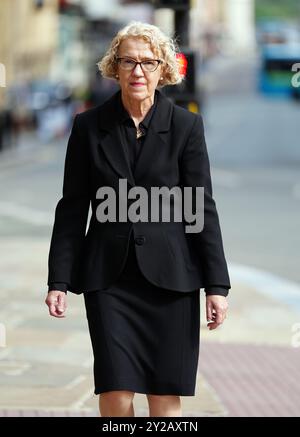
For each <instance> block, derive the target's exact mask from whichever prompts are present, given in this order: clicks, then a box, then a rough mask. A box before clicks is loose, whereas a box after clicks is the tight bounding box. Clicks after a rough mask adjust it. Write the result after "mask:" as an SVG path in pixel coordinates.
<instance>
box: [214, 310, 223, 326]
mask: <svg viewBox="0 0 300 437" xmlns="http://www.w3.org/2000/svg"><path fill="white" fill-rule="evenodd" d="M223 320H224V314H223V312H222V311H217V314H216V319H215V322H216V323H218V324H221V323H223Z"/></svg>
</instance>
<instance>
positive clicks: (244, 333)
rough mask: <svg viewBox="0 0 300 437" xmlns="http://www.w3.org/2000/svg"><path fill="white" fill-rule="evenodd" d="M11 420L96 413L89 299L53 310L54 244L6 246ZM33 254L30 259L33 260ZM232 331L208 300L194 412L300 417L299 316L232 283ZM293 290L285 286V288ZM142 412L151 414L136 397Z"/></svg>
mask: <svg viewBox="0 0 300 437" xmlns="http://www.w3.org/2000/svg"><path fill="white" fill-rule="evenodd" d="M0 244H1V248H2V251H3V252H4V253H7V254H9V253H10V254H11V256H7V257H6V259H3V258H2V260H1V264H0V274H1V278H2V279H1V282H2V287H1V303H2V305H1V309H0V321H1V323H3V324H4V325H5V327H6V336H7V339H6V340H7V346H6V347H4V348H0V369H1V370H0V385H1V394H0V411H1V412H0V414H1V415H2V416H13V415H18V416H19V415H21V416H22V415H23V416H28V415H33V416H49V415H50V416H59V415H70V416H76V415H80V416H84V415H87V416H97V414H98V413H97V401H98V397H97V396H95V395H94V394H93V380H92V350H91V346H90V340H89V337H88V330H87V322H86V319H85V312H84V304H83V298H82V295H81V296H76V295H73V294H71V293H69V294H68V305H69V306H68V313H67V317H66V318H65V319H54V318H52V317H50V316H48V314H47V308H46V306H45V305H44V298H45V285H44V282H45V281H44V278H45V277H46V271H45V269H46V264H45V259H46V258H47V250H48V241H47V240H43V239H41V240H35V241H34V242H33V241H32V240H30V239H28V240H26V239H23V240H20V238H18V239H15V241H13V240H12V239H9V240H6V239H2V241H0ZM28 253H30V262H28ZM232 279H233V280H232V291H231V294H230V297H229V304H230V309H229V313H228V318H227V319H226V322H225V323H224V325H223V326H221V327H220V328H218V329H217V330H215V331H209V330H208V329H207V327H206V323H205V311H204V310H205V308H204V304H205V298H204V295H203V294H202V292H201V294H202V296H201V304H202V305H201V320H202V324H201V333H200V335H201V345H200V356H199V372H198V379H197V393H196V396H194V397H193V396H190V397H182V406H183V414H184V415H185V416H196V417H202V416H243V415H244V416H298V415H299V413H300V411H299V405H300V386H299V380H300V366H299V363H300V348H299V347H298V348H295V347H292V346H291V339H292V327H293V326H295V324H296V323H299V322H300V314H299V312H297V311H293V309H292V308H290V307H288V306H285V305H284V304H282V303H281V302H278V301H275V300H272V299H271V298H270V297H266V296H264V295H263V294H261V293H258V292H257V291H256V290H255V289H253V288H250V287H248V288H247V287H245V285H243V284H241V283H237V282H235V281H234V278H232ZM283 293H284V290H283ZM134 405H135V409H136V415H137V416H147V415H148V413H147V402H146V397H145V395H143V394H136V397H135V399H134Z"/></svg>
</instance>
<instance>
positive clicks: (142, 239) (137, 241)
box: [134, 235, 146, 246]
mask: <svg viewBox="0 0 300 437" xmlns="http://www.w3.org/2000/svg"><path fill="white" fill-rule="evenodd" d="M134 241H135V244H137V245H138V246H142V245H143V244H144V243H145V241H146V238H145V237H144V235H140V236H139V237H136V238H135V239H134Z"/></svg>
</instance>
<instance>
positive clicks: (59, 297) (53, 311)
mask: <svg viewBox="0 0 300 437" xmlns="http://www.w3.org/2000/svg"><path fill="white" fill-rule="evenodd" d="M45 303H46V305H47V306H48V308H49V314H50V316H53V317H59V318H62V317H66V316H65V314H64V313H65V311H66V308H67V295H66V293H65V292H63V291H59V290H51V291H49V292H48V296H47V297H46V299H45Z"/></svg>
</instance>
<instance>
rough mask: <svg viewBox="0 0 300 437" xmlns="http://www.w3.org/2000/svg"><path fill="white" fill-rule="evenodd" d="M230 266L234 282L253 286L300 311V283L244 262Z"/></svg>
mask: <svg viewBox="0 0 300 437" xmlns="http://www.w3.org/2000/svg"><path fill="white" fill-rule="evenodd" d="M228 268H229V274H230V276H231V278H232V282H237V283H241V284H244V285H248V286H250V287H253V288H254V289H255V290H257V291H258V292H259V293H261V294H264V295H265V296H267V297H270V298H272V299H275V300H277V301H279V302H281V303H284V304H285V305H288V306H290V307H291V308H292V309H293V310H296V311H300V285H299V284H298V283H297V282H293V281H290V280H288V279H283V278H281V277H280V276H277V275H275V274H273V273H270V272H267V271H264V270H260V269H258V268H256V267H248V266H244V265H242V264H235V263H230V264H229V266H228ZM229 292H230V291H229Z"/></svg>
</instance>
